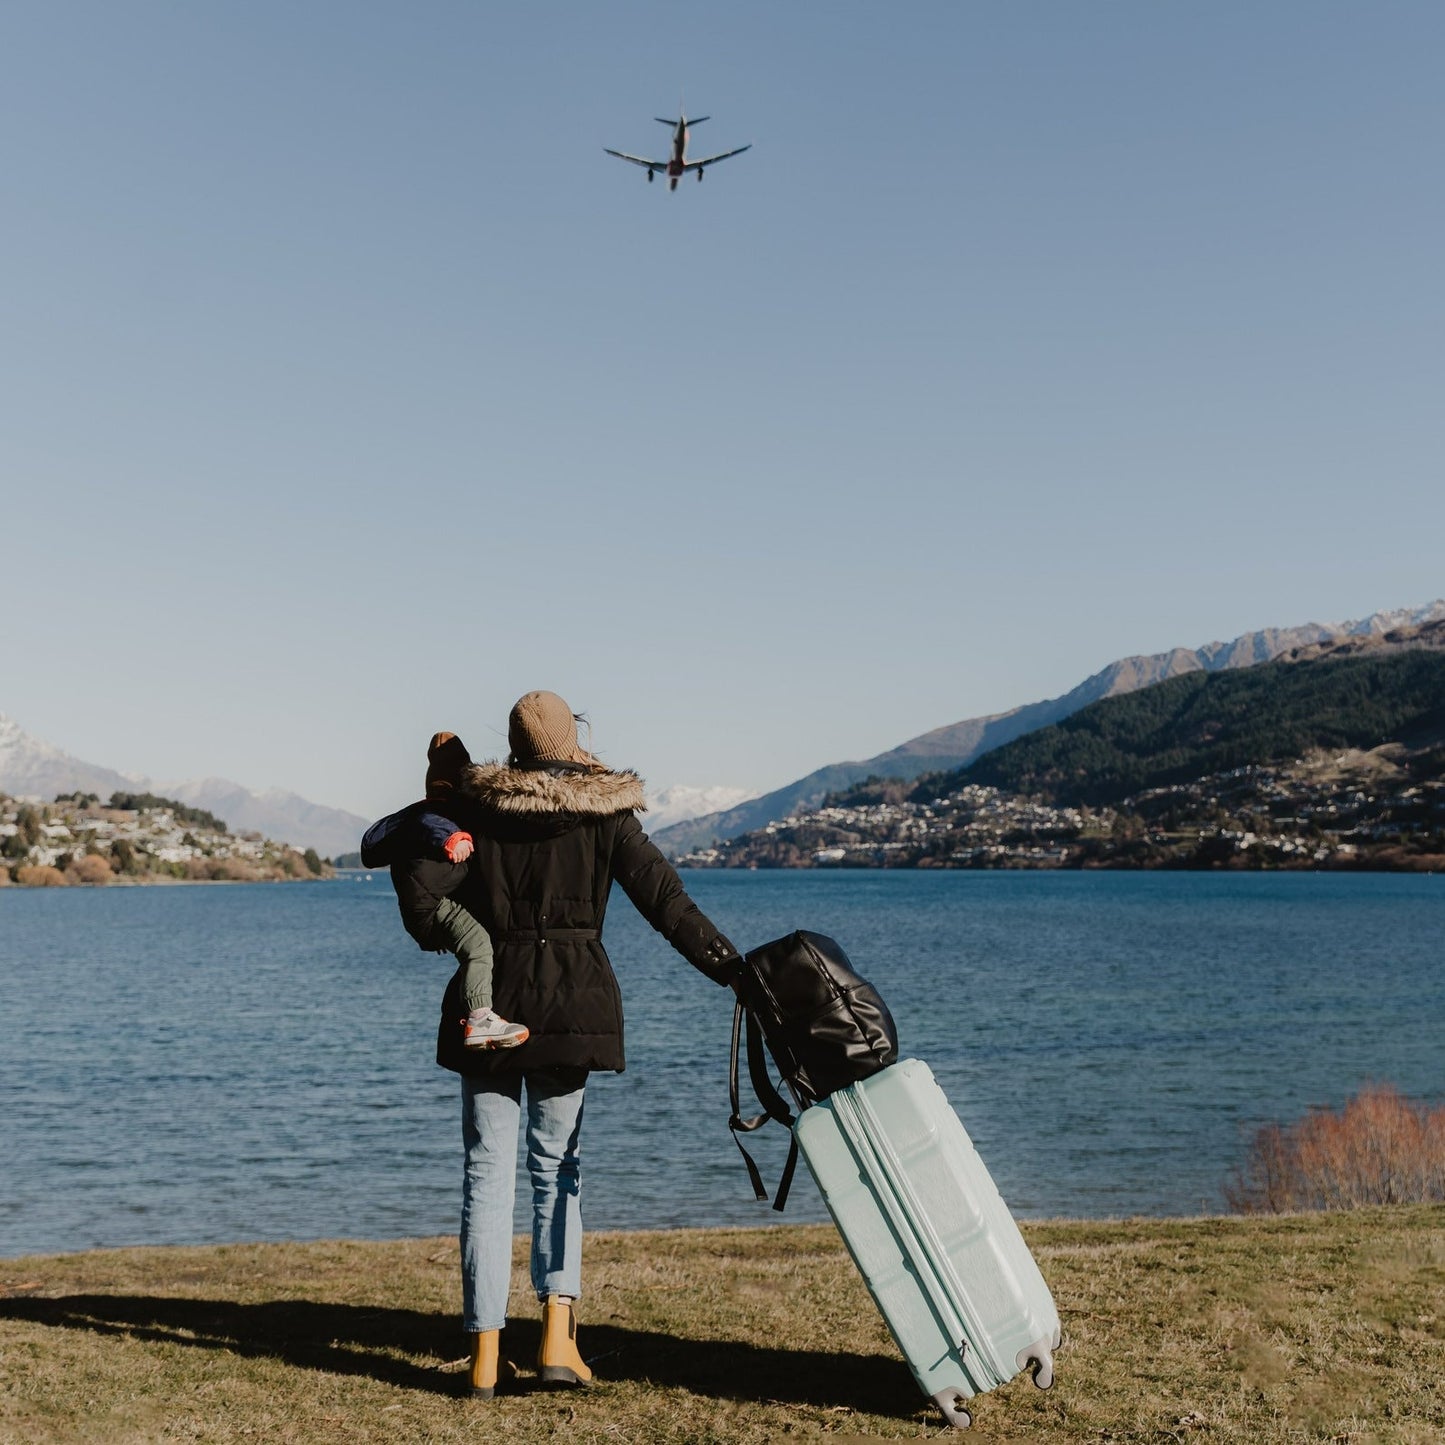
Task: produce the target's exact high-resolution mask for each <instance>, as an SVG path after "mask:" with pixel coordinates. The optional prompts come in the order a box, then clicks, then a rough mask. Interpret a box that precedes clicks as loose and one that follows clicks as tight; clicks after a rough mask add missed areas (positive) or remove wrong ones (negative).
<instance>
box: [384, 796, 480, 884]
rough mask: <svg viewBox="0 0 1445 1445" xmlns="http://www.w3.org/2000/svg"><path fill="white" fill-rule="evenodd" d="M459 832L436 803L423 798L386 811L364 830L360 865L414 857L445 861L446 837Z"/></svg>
mask: <svg viewBox="0 0 1445 1445" xmlns="http://www.w3.org/2000/svg"><path fill="white" fill-rule="evenodd" d="M461 831H462V829H460V828H458V826H457V825H456V824H455V823H454V822H452V820H451V819H450V818H448V817H445V816H444V815H443V814H441V813H439V812H438V811H437V804H436V803H433V802H432V801H431V800H430V799H427V798H423V799H422V801H421V802H419V803H412V804H410V805H409V806H408V807H405V808H403V809H402V810H401V811H400V812H399V813H388V814H387V816H386V817H384V818H382V819H380V820H379V821H378V822H375V823H373V824H372V825H371V827H369V828H368V829H367V830H366V836H365V837H364V838H363V839H362V840H361V863H362V866H363V867H365V868H386V867H388V866H390V865H391V864H392V863H408V862H410V861H411V860H412V859H413V858H439V859H441V860H442V861H444V862H445V861H446V856H447V855H446V848H445V844H446V841H447V839H448V838H450V837H451V836H452V834H453V833H458V832H461Z"/></svg>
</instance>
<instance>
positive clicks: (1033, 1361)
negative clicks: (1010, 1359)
mask: <svg viewBox="0 0 1445 1445" xmlns="http://www.w3.org/2000/svg"><path fill="white" fill-rule="evenodd" d="M1053 1343H1054V1348H1055V1349H1057V1348H1058V1343H1059V1342H1058V1340H1057V1339H1055V1340H1054V1342H1053ZM1014 1363H1015V1364H1017V1365H1018V1367H1019V1369H1021V1370H1022V1369H1023V1368H1024V1367H1025V1366H1026V1365H1031V1366H1032V1367H1033V1369H1032V1374H1033V1379H1034V1384H1036V1385H1037V1386H1038V1387H1039V1389H1041V1390H1047V1389H1048V1388H1049V1386H1050V1385H1052V1384H1053V1383H1054V1356H1053V1351H1052V1350H1050V1349H1049V1341H1048V1340H1046V1339H1043V1340H1035V1341H1034V1342H1033V1344H1031V1345H1029V1346H1027V1347H1026V1348H1024V1349H1022V1350H1020V1351H1019V1352H1018V1356H1017V1358H1016V1360H1015V1362H1014Z"/></svg>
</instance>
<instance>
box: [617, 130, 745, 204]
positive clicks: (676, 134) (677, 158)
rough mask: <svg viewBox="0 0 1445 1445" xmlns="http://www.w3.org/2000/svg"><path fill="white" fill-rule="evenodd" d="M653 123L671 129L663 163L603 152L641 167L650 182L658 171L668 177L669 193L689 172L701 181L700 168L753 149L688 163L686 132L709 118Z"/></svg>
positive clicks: (724, 153)
mask: <svg viewBox="0 0 1445 1445" xmlns="http://www.w3.org/2000/svg"><path fill="white" fill-rule="evenodd" d="M653 119H654V120H657V121H660V122H661V123H662V124H663V125H670V126H671V127H672V157H671V159H670V160H665V161H649V160H646V159H644V157H642V156H630V155H628V154H627V152H626V151H614V150H608V148H607V147H606V146H603V147H602V149H603V150H605V151H607V154H608V155H610V156H616V157H617V159H618V160H621V161H631V162H632V164H633V165H635V166H642V167H643V169H644V170H646V172H647V179H648V180H649V181H650V180H651V179H652V177H653V173H654V172H656V171H661V172H662V173H663V174H664V175H665V176H666V177H667V188H668V190H670V191H675V190H676V189H677V183H678V182H679V181H680V180H681V179H682V178H683V176H685V175H686V174H687V173H688V171H696V172H697V178H698V180H701V179H702V173H703V168H704V167H705V166H711V165H715V164H716V163H717V162H718V161H725V160H727V158H728V157H729V156H740V155H742V153H743V152H744V151H746V150H751V149H752V143H751V142H749V143H748V144H747V145H745V146H739V147H738V148H737V149H736V150H735V151H723V152H722V154H721V155H715V156H704V157H703V158H702V159H701V160H700V161H690V160H688V158H687V133H688V127H689V126H693V125H701V124H702V123H703V121H705V120H707V119H708V117H707V116H705V115H700V116H698V118H697V119H696V120H689V119H688V118H687V117H686V116H685V115H679V116H678V118H677V119H676V120H668V119H667V118H666V117H665V116H660V115H659V116H654V117H653Z"/></svg>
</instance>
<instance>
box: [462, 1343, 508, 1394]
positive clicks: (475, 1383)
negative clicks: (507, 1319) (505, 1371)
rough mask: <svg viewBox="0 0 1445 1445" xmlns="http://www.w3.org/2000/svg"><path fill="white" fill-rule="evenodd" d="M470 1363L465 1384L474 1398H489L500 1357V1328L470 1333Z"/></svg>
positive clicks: (494, 1382) (495, 1382)
mask: <svg viewBox="0 0 1445 1445" xmlns="http://www.w3.org/2000/svg"><path fill="white" fill-rule="evenodd" d="M468 1338H469V1339H470V1340H471V1354H472V1358H471V1364H470V1367H469V1368H468V1371H467V1384H468V1385H469V1386H470V1387H471V1395H472V1398H473V1399H474V1400H490V1399H491V1398H492V1396H493V1394H495V1392H496V1389H497V1374H498V1369H499V1366H500V1363H501V1357H502V1332H501V1330H482V1331H481V1332H480V1333H478V1334H474V1335H470V1336H468Z"/></svg>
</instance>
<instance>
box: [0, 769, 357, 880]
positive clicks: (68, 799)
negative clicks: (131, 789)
mask: <svg viewBox="0 0 1445 1445" xmlns="http://www.w3.org/2000/svg"><path fill="white" fill-rule="evenodd" d="M331 872H332V868H331V865H330V864H329V863H328V862H326V861H325V860H323V859H322V858H321V857H320V856H318V854H317V852H316V850H315V849H314V848H307V849H305V850H304V851H298V850H297V849H295V848H292V847H290V846H288V845H287V844H284V843H277V842H275V841H273V840H272V839H269V838H263V837H262V836H261V835H260V834H259V833H241V834H234V833H232V832H230V831H229V830H228V829H227V827H226V825H225V823H224V822H222V821H221V819H219V818H215V817H213V816H212V815H211V814H210V813H208V812H206V811H204V810H203V809H199V808H189V807H187V806H186V805H185V804H183V803H178V802H175V801H174V800H173V799H168V798H158V797H153V796H152V795H150V794H122V793H116V794H112V796H111V798H110V800H109V801H108V802H106V803H102V802H101V800H100V799H99V797H98V796H97V795H95V794H94V793H79V792H77V793H72V794H61V795H59V796H58V797H56V798H55V799H53V801H51V802H49V803H44V802H40V801H38V800H35V799H21V798H11V797H8V796H7V795H5V794H0V887H5V886H7V885H11V884H15V885H19V886H20V887H29V888H64V887H71V886H77V885H79V886H92V887H94V886H98V885H105V884H127V883H176V882H187V883H222V882H228V883H262V882H284V881H287V880H291V879H306V878H322V877H328V876H330V874H331Z"/></svg>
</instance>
